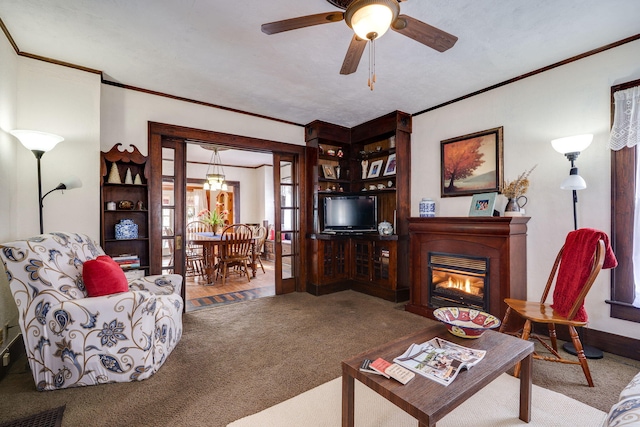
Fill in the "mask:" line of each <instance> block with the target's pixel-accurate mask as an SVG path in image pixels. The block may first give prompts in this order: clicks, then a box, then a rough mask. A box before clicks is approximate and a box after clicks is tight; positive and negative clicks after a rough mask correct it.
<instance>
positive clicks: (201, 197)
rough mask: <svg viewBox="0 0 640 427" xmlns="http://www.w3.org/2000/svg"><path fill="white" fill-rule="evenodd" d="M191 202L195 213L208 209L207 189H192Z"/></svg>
mask: <svg viewBox="0 0 640 427" xmlns="http://www.w3.org/2000/svg"><path fill="white" fill-rule="evenodd" d="M193 204H194V205H195V208H196V215H197V214H198V212H202V211H204V210H206V209H209V206H207V190H193Z"/></svg>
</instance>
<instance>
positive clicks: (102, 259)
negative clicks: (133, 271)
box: [82, 255, 129, 297]
mask: <svg viewBox="0 0 640 427" xmlns="http://www.w3.org/2000/svg"><path fill="white" fill-rule="evenodd" d="M82 280H83V281H84V286H85V288H86V289H87V294H89V296H90V297H100V296H103V295H111V294H117V293H119V292H127V291H128V290H129V282H128V281H127V278H126V277H125V275H124V271H122V268H120V266H119V265H118V263H116V262H115V261H114V260H113V259H112V258H111V257H110V256H107V255H100V256H99V257H98V258H96V259H91V260H88V261H85V263H84V265H83V267H82Z"/></svg>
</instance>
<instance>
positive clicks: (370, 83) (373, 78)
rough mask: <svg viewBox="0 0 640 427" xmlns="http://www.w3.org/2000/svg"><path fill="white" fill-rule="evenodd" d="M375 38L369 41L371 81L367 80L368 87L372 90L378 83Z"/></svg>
mask: <svg viewBox="0 0 640 427" xmlns="http://www.w3.org/2000/svg"><path fill="white" fill-rule="evenodd" d="M375 40H376V39H375V38H372V39H371V40H370V41H369V79H368V80H367V85H368V86H369V88H370V89H371V90H373V86H374V84H375V83H376V45H375Z"/></svg>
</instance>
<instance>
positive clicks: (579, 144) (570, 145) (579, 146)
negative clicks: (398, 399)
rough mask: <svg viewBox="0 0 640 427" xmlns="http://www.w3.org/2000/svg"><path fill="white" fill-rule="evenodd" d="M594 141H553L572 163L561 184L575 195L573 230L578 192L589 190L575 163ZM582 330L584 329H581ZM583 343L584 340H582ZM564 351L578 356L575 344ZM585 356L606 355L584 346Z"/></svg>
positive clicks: (582, 137) (579, 138) (570, 138)
mask: <svg viewBox="0 0 640 427" xmlns="http://www.w3.org/2000/svg"><path fill="white" fill-rule="evenodd" d="M592 140H593V135H591V134H586V135H576V136H568V137H566V138H559V139H554V140H553V141H551V145H552V146H553V148H554V149H555V150H556V151H557V152H559V153H562V154H564V155H565V156H566V157H567V159H568V160H569V161H570V162H571V169H570V170H569V176H568V177H567V178H565V179H564V181H562V183H561V184H560V188H561V189H563V190H571V192H572V195H573V229H574V230H577V229H578V217H577V214H576V205H577V204H578V193H577V191H578V190H584V189H585V188H587V183H586V181H585V180H584V178H582V177H581V176H580V175H578V168H577V167H576V165H575V161H576V159H577V158H578V156H579V155H580V153H581V152H582V151H584V150H585V149H586V148H587V147H589V145H591V141H592ZM580 330H582V329H580ZM580 341H582V338H580ZM562 347H563V348H564V351H566V352H567V353H569V354H573V355H574V356H575V355H577V354H578V352H577V351H576V349H575V347H574V346H573V343H570V342H566V343H564V345H563V346H562ZM582 349H583V351H584V355H585V357H586V358H588V359H602V357H603V356H604V354H603V353H602V351H601V350H599V349H597V348H594V347H591V346H588V345H583V348H582Z"/></svg>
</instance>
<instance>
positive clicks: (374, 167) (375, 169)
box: [367, 160, 384, 178]
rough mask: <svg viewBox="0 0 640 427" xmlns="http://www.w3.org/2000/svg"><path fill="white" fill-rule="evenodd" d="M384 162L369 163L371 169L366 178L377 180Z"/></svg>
mask: <svg viewBox="0 0 640 427" xmlns="http://www.w3.org/2000/svg"><path fill="white" fill-rule="evenodd" d="M383 162H384V160H376V161H375V162H371V167H370V168H369V175H367V178H377V177H379V176H380V172H381V170H382V163H383Z"/></svg>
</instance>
